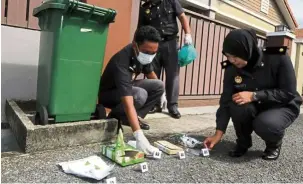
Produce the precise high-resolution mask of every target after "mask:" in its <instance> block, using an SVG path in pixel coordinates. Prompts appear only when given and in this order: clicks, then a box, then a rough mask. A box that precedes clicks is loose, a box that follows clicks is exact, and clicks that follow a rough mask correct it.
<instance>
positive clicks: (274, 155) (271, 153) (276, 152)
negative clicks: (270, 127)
mask: <svg viewBox="0 0 303 184" xmlns="http://www.w3.org/2000/svg"><path fill="white" fill-rule="evenodd" d="M280 151H281V146H279V147H277V148H270V147H266V149H265V151H264V153H263V155H262V159H263V160H277V159H278V158H279V156H280Z"/></svg>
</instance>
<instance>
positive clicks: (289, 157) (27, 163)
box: [1, 108, 303, 183]
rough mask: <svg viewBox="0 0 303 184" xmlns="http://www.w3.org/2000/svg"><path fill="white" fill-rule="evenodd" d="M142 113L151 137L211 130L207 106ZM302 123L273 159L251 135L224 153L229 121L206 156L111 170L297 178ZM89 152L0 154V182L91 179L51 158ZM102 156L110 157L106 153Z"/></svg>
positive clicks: (126, 174) (165, 175) (231, 136)
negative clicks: (174, 114) (242, 150)
mask: <svg viewBox="0 0 303 184" xmlns="http://www.w3.org/2000/svg"><path fill="white" fill-rule="evenodd" d="M214 109H215V108H214ZM209 112H210V111H209ZM158 116H162V115H158ZM148 119H149V122H150V123H151V126H152V129H151V130H150V131H147V132H146V134H147V135H148V136H149V137H150V140H151V141H153V140H158V139H159V137H161V138H164V139H169V138H168V137H167V136H169V135H171V134H174V133H181V132H189V133H190V135H192V136H195V137H197V138H198V139H199V140H203V139H204V136H208V135H211V134H212V133H213V131H214V126H215V122H214V120H215V117H214V113H213V112H212V113H211V112H210V113H204V114H196V115H194V114H192V115H183V117H182V118H181V119H180V120H172V119H171V118H168V117H159V118H156V117H154V118H153V117H149V118H148ZM302 123H303V115H301V116H300V117H299V118H298V119H297V121H296V122H295V123H294V124H293V125H292V126H291V127H290V128H289V129H288V130H287V132H286V136H285V139H284V143H283V148H282V154H281V157H280V159H279V160H278V161H274V162H268V161H263V160H262V159H260V158H259V156H260V154H261V153H262V151H263V150H264V148H265V145H264V143H263V141H262V140H261V139H260V138H259V137H257V136H256V135H254V136H253V147H252V148H251V149H250V152H249V153H248V154H247V155H246V156H244V157H242V158H238V159H232V158H229V157H228V156H227V152H228V150H229V149H231V148H232V147H233V146H234V145H235V144H234V141H235V139H236V138H235V133H234V131H233V128H232V127H229V129H228V131H227V133H226V135H225V137H224V139H223V141H222V142H221V143H220V144H218V145H217V146H216V147H215V149H214V150H213V151H211V156H210V157H208V158H206V157H205V158H204V157H197V156H194V155H191V154H189V153H188V154H186V159H185V160H179V159H177V158H175V157H174V156H168V155H165V154H164V155H163V156H164V157H163V159H162V160H147V162H148V164H149V172H147V173H144V174H142V173H140V172H137V171H134V166H129V167H125V168H122V167H120V166H116V167H115V169H114V173H113V174H112V175H111V176H115V177H117V182H119V183H125V182H126V183H159V182H161V183H171V182H174V183H179V182H181V183H189V182H190V183H194V182H199V183H200V182H303V177H302V173H303V154H302V152H303V146H302V142H303V137H302V129H303V124H302ZM161 127H162V128H161ZM125 132H126V139H131V136H129V135H130V132H129V131H128V130H127V129H126V130H125ZM127 134H128V135H127ZM95 154H97V155H100V145H98V144H95V145H87V146H82V147H75V148H66V149H62V150H53V151H47V152H39V153H34V154H21V155H8V154H6V155H4V154H2V160H1V167H2V172H1V182H4V183H5V182H9V183H11V182H27V183H31V182H35V183H38V182H43V183H49V182H52V183H62V182H68V183H70V182H72V183H79V182H81V183H82V182H94V181H93V180H88V179H81V178H77V177H75V176H72V175H67V174H65V173H63V172H62V171H61V170H60V169H59V168H58V167H57V166H56V164H57V163H59V162H62V161H69V160H75V159H81V158H85V157H88V156H91V155H95ZM3 156H5V157H3ZM102 158H103V157H102ZM104 160H106V161H107V162H109V163H111V162H110V161H109V160H107V159H104ZM100 182H102V181H100Z"/></svg>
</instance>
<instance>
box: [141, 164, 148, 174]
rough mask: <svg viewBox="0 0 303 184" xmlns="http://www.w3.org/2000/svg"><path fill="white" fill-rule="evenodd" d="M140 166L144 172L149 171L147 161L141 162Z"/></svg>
mask: <svg viewBox="0 0 303 184" xmlns="http://www.w3.org/2000/svg"><path fill="white" fill-rule="evenodd" d="M140 168H141V172H142V173H144V172H147V171H148V166H147V163H146V162H143V163H141V164H140Z"/></svg>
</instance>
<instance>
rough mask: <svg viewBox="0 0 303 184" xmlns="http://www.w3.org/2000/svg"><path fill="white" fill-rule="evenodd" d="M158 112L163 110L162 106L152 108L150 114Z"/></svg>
mask: <svg viewBox="0 0 303 184" xmlns="http://www.w3.org/2000/svg"><path fill="white" fill-rule="evenodd" d="M156 112H162V108H161V107H159V106H157V105H156V106H155V107H154V108H152V110H150V111H149V114H154V113H156Z"/></svg>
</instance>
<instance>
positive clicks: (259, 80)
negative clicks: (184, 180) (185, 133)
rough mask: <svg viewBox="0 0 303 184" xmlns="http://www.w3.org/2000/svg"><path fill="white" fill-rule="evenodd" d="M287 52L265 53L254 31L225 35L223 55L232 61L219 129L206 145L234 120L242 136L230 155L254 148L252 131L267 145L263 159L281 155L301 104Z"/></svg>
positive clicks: (218, 117) (272, 50)
mask: <svg viewBox="0 0 303 184" xmlns="http://www.w3.org/2000/svg"><path fill="white" fill-rule="evenodd" d="M286 50H287V48H286V47H271V48H266V49H263V50H260V49H259V48H258V45H257V36H256V33H255V32H254V31H253V30H245V29H237V30H233V31H231V32H230V33H229V34H228V35H227V36H226V38H225V40H224V43H223V54H224V55H225V56H226V57H227V59H228V60H227V61H224V62H222V66H223V68H225V74H224V82H223V94H222V96H221V99H220V107H219V109H218V111H217V114H216V123H217V128H216V133H215V135H213V136H211V137H208V138H206V140H205V141H204V144H205V146H207V147H208V148H209V149H212V148H213V147H214V145H215V144H217V143H218V142H219V141H220V140H221V138H222V136H223V134H224V133H225V130H226V128H227V125H228V122H229V119H230V118H231V119H232V121H233V124H234V128H235V131H236V135H237V145H236V147H235V149H234V150H232V151H230V152H229V155H230V156H231V157H240V156H242V155H244V154H245V153H246V152H247V150H248V148H250V147H251V146H252V140H251V133H252V131H255V133H256V134H257V135H259V136H260V137H261V138H262V139H263V140H264V141H265V143H266V148H265V151H264V153H263V155H262V158H263V159H265V160H276V159H277V158H278V157H279V155H280V150H281V145H282V139H283V136H284V132H285V129H286V128H287V127H288V126H289V125H291V124H292V123H293V122H294V120H295V119H296V118H297V117H298V115H299V112H300V105H301V104H302V98H301V96H300V95H299V94H298V92H297V91H296V77H295V72H294V69H293V66H292V63H291V60H290V58H289V56H288V55H287V54H286Z"/></svg>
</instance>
